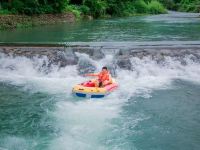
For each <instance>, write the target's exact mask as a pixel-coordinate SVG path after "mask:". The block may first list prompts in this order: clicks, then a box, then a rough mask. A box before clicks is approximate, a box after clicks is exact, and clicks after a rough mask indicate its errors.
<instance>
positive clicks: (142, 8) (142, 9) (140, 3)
mask: <svg viewBox="0 0 200 150" xmlns="http://www.w3.org/2000/svg"><path fill="white" fill-rule="evenodd" d="M135 9H136V12H137V13H148V11H149V7H148V5H147V4H146V3H145V2H144V0H137V1H136V2H135Z"/></svg>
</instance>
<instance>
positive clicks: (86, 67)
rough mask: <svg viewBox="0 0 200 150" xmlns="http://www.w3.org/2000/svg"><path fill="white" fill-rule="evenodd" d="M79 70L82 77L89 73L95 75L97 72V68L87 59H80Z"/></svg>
mask: <svg viewBox="0 0 200 150" xmlns="http://www.w3.org/2000/svg"><path fill="white" fill-rule="evenodd" d="M77 70H78V72H79V74H80V75H84V74H87V73H93V72H94V71H95V70H96V67H95V66H94V65H93V63H92V62H91V61H90V60H87V59H83V58H81V59H79V62H78V66H77Z"/></svg>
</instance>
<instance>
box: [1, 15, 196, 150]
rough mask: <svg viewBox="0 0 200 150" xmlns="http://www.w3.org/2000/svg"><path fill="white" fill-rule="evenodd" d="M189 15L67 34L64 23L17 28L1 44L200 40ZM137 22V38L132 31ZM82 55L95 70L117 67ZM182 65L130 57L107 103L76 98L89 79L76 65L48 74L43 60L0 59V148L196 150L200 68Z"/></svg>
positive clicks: (131, 20) (122, 21)
mask: <svg viewBox="0 0 200 150" xmlns="http://www.w3.org/2000/svg"><path fill="white" fill-rule="evenodd" d="M185 15H186V14H184V16H183V14H181V15H180V14H178V16H177V14H175V17H172V16H171V15H170V16H168V15H164V16H163V15H161V16H160V15H159V16H147V17H143V16H142V17H133V18H124V19H120V18H116V19H110V20H97V21H91V22H89V23H87V22H85V23H83V24H77V25H70V26H71V27H70V31H69V29H67V28H65V27H66V26H65V25H56V26H49V27H46V26H43V27H36V28H33V29H19V30H16V31H13V32H12V35H11V34H10V33H11V31H1V32H0V35H3V36H0V39H1V41H12V42H13V41H23V42H24V41H26V42H28V41H31V42H34V41H35V42H45V41H48V42H50V41H51V42H52V41H53V42H57V41H65V42H66V41H68V40H69V41H76V40H78V41H90V40H92V41H104V40H106V41H114V42H113V43H112V44H115V43H117V41H126V40H128V41H129V40H130V41H135V40H136V41H145V40H149V41H153V40H160V41H165V40H189V41H195V40H199V39H200V38H199V35H200V34H199V29H200V28H198V26H199V19H197V18H195V17H191V14H189V15H188V17H189V18H188V17H187V15H186V16H185ZM192 16H193V15H192ZM173 18H174V19H173ZM177 18H178V19H177ZM160 19H163V21H159V20H160ZM136 22H138V24H140V25H139V26H137V27H138V28H137V31H138V32H136V30H131V29H130V25H131V24H133V26H135V25H136V24H137V23H136ZM100 23H102V24H103V25H102V24H100ZM126 23H127V26H124V25H122V27H121V28H119V26H120V24H126ZM135 23H136V24H135ZM85 24H90V28H89V27H87V26H88V25H86V26H85ZM92 24H94V25H92ZM110 24H112V26H110ZM149 24H151V25H149ZM115 25H116V28H114V27H113V26H115ZM173 25H174V28H171V27H172V26H173ZM59 26H60V27H61V26H63V28H64V29H63V28H62V29H61V28H58V27H59ZM81 26H82V27H81ZM170 26H171V27H170ZM91 27H93V29H92V28H91ZM97 27H98V28H97ZM108 27H109V28H110V29H108ZM158 27H159V28H158ZM135 28H136V27H135ZM150 29H151V30H150ZM152 29H153V30H152ZM61 30H62V31H63V32H62V31H61ZM87 30H88V32H84V31H87ZM103 30H105V32H102V31H103ZM121 30H122V32H121ZM80 31H83V32H80ZM91 31H92V32H91ZM116 31H118V32H116ZM131 31H132V32H131ZM180 31H181V32H180ZM78 32H80V36H78ZM95 32H96V34H95ZM125 32H126V34H125ZM8 33H9V34H8ZM30 33H31V35H32V36H30ZM62 33H63V34H62ZM66 33H69V35H67V34H66ZM105 33H106V34H105ZM61 34H62V35H63V36H60V35H61ZM39 35H40V36H39ZM54 35H55V36H54ZM78 57H82V59H88V60H90V61H91V62H92V63H93V64H94V66H96V67H97V70H96V71H99V70H100V68H101V66H104V65H106V64H111V63H112V61H113V56H112V55H110V54H107V55H106V57H105V58H103V59H101V60H98V61H97V60H92V59H91V58H89V57H88V56H86V55H81V54H80V55H78ZM184 60H185V62H186V63H185V64H181V63H180V62H179V61H178V60H177V59H176V58H172V57H166V59H165V61H164V62H163V63H162V64H158V63H157V62H156V61H154V60H152V59H151V57H148V56H146V57H143V58H142V59H139V58H132V59H131V63H132V65H133V67H134V70H133V71H128V70H121V69H119V68H118V69H117V70H116V73H117V75H118V76H117V78H116V79H117V81H118V82H119V84H120V87H119V88H118V89H117V90H116V91H115V92H113V93H112V94H111V95H109V96H107V97H105V98H103V99H100V100H92V99H79V98H75V97H73V96H72V95H71V89H72V87H73V85H75V84H77V83H80V82H82V81H85V80H87V79H88V78H87V79H86V78H84V77H81V76H79V75H78V72H77V66H67V67H64V68H59V67H58V66H56V65H55V66H53V67H52V68H51V71H50V72H49V73H46V68H45V67H44V65H43V62H46V61H48V60H47V59H46V58H34V59H32V60H31V59H28V58H25V57H15V58H13V57H9V56H5V55H2V54H0V150H94V149H97V150H179V149H180V150H199V149H200V143H199V141H200V101H199V99H200V93H199V91H200V77H199V74H200V64H199V61H198V60H195V61H194V60H193V59H192V54H191V55H188V56H187V57H186V58H184Z"/></svg>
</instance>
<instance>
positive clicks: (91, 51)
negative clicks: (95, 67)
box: [73, 47, 105, 60]
mask: <svg viewBox="0 0 200 150" xmlns="http://www.w3.org/2000/svg"><path fill="white" fill-rule="evenodd" d="M73 51H74V52H78V53H84V54H88V55H89V56H90V57H91V58H92V59H94V60H99V59H102V58H104V57H105V54H104V53H103V51H102V49H101V48H98V49H96V48H93V47H74V48H73Z"/></svg>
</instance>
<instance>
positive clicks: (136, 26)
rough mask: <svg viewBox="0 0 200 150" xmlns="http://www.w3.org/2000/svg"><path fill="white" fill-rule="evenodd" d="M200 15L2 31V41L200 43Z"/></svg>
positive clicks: (182, 14) (183, 14) (152, 17)
mask: <svg viewBox="0 0 200 150" xmlns="http://www.w3.org/2000/svg"><path fill="white" fill-rule="evenodd" d="M198 16H199V14H185V13H173V12H170V13H169V14H165V15H157V16H136V17H129V18H114V19H107V20H101V19H100V20H94V21H83V22H77V23H72V24H57V25H50V26H41V27H34V28H27V29H17V30H7V31H0V42H66V41H67V42H69V41H70V42H72V41H73V42H74V41H75V42H77V41H82V42H83V41H84V42H90V41H163V40H166V41H176V40H180V41H187V40H189V41H193V40H194V41H197V40H200V34H199V33H200V17H198Z"/></svg>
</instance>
